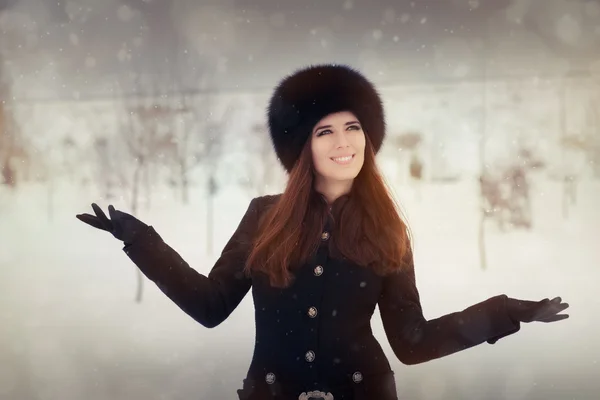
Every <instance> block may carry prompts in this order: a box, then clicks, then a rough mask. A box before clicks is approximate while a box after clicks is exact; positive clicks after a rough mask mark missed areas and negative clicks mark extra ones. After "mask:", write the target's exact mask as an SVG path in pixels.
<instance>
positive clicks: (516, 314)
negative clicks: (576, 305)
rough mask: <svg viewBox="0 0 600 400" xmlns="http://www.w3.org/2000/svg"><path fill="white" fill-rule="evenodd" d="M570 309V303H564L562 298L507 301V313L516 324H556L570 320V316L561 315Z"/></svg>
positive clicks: (510, 299)
mask: <svg viewBox="0 0 600 400" xmlns="http://www.w3.org/2000/svg"><path fill="white" fill-rule="evenodd" d="M567 308H569V304H568V303H563V302H562V299H561V298H560V297H555V298H554V299H552V300H549V299H544V300H541V301H529V300H519V299H512V298H510V297H509V298H508V299H507V311H508V315H509V316H510V318H511V319H512V320H513V321H515V322H517V321H518V322H526V323H527V322H534V321H538V322H555V321H561V320H563V319H566V318H569V314H560V313H561V312H562V311H564V310H566V309H567Z"/></svg>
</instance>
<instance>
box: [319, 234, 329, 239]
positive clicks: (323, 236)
mask: <svg viewBox="0 0 600 400" xmlns="http://www.w3.org/2000/svg"><path fill="white" fill-rule="evenodd" d="M321 239H322V240H327V239H329V232H323V233H321Z"/></svg>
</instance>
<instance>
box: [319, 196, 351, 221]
mask: <svg viewBox="0 0 600 400" xmlns="http://www.w3.org/2000/svg"><path fill="white" fill-rule="evenodd" d="M317 194H318V197H319V199H320V200H321V202H322V203H323V204H324V205H325V206H326V207H327V211H329V212H330V213H331V214H332V215H334V216H335V215H337V214H338V213H339V211H340V210H341V209H342V208H343V206H344V204H346V202H347V201H348V199H349V198H350V193H346V194H343V195H341V196H340V197H338V198H337V199H335V200H334V201H333V203H331V204H330V203H328V202H327V199H326V198H325V196H324V195H323V194H321V193H319V192H317Z"/></svg>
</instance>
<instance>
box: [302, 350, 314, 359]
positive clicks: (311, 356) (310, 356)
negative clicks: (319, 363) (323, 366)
mask: <svg viewBox="0 0 600 400" xmlns="http://www.w3.org/2000/svg"><path fill="white" fill-rule="evenodd" d="M304 358H305V359H306V361H308V362H313V361H315V352H314V351H312V350H309V351H307V352H306V354H305V355H304Z"/></svg>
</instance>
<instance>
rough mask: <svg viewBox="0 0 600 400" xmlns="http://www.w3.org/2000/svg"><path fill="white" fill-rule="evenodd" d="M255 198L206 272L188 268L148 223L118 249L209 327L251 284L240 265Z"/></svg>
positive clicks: (250, 229)
mask: <svg viewBox="0 0 600 400" xmlns="http://www.w3.org/2000/svg"><path fill="white" fill-rule="evenodd" d="M258 202H259V200H258V198H255V199H253V200H252V201H251V202H250V205H249V206H248V209H247V211H246V213H245V215H244V217H243V218H242V220H241V222H240V224H239V225H238V227H237V229H236V231H235V232H234V234H233V236H232V237H231V238H230V239H229V241H228V243H227V244H226V245H225V247H224V249H223V251H222V253H221V255H220V257H219V259H218V260H217V261H216V263H215V265H214V266H213V268H212V270H211V271H210V272H209V274H208V276H205V275H203V274H201V273H199V272H197V271H196V270H195V269H193V268H191V267H190V266H189V265H188V263H187V262H186V261H185V260H184V259H183V258H181V256H180V255H179V254H178V253H177V252H176V251H175V250H173V249H172V248H171V247H170V246H169V245H167V244H166V243H165V242H164V241H163V240H162V238H161V237H160V235H159V234H158V233H156V231H155V230H154V228H153V227H152V226H150V227H149V228H148V231H147V232H146V233H145V234H144V235H143V236H142V237H140V238H139V239H137V240H136V241H135V242H134V243H133V244H131V245H127V246H125V247H123V250H124V251H125V253H126V254H127V256H129V258H130V259H131V260H132V261H133V262H134V263H135V265H137V267H138V268H139V269H140V270H141V271H142V273H143V274H144V275H145V276H146V277H147V278H148V279H150V280H151V281H153V282H154V283H155V284H156V285H157V286H158V287H159V288H160V290H161V291H162V292H163V293H165V294H166V295H167V296H168V297H169V298H170V299H171V300H172V301H173V302H174V303H175V304H177V306H179V308H181V309H182V310H183V311H184V312H186V313H187V314H188V315H189V316H190V317H192V318H193V319H195V320H196V321H198V322H199V323H200V324H202V325H203V326H205V327H207V328H213V327H215V326H217V325H219V324H220V323H221V322H223V321H224V320H225V319H227V317H228V316H229V315H230V314H231V313H232V312H233V310H234V309H235V308H236V307H237V306H238V305H239V303H240V302H241V301H242V300H243V298H244V297H245V296H246V294H247V293H248V291H249V290H250V287H251V285H252V282H251V278H249V277H247V276H245V274H244V271H243V269H244V265H245V262H246V259H247V257H248V255H249V251H250V249H251V245H252V240H253V236H254V232H255V230H256V227H257V222H258Z"/></svg>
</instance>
